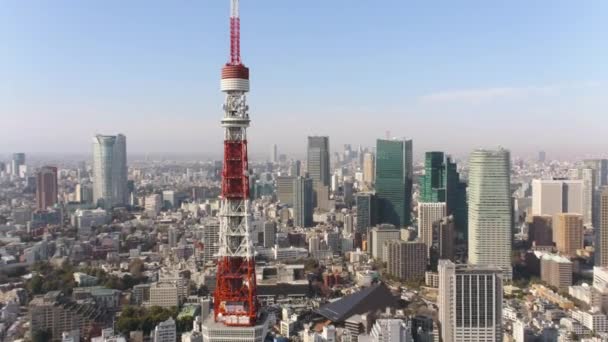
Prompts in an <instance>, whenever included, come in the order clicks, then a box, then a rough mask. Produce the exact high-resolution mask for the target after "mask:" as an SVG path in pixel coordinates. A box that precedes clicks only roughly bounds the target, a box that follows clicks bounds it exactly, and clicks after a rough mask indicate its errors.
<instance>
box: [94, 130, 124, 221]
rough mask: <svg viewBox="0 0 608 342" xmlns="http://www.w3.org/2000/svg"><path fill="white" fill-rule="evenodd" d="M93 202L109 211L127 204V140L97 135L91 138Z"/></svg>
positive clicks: (122, 137)
mask: <svg viewBox="0 0 608 342" xmlns="http://www.w3.org/2000/svg"><path fill="white" fill-rule="evenodd" d="M93 177H94V181H93V201H94V202H95V203H97V204H98V205H99V206H101V207H103V208H105V209H110V208H112V207H115V206H120V205H125V204H127V203H128V194H127V138H126V137H125V136H124V135H122V134H118V135H97V136H95V137H94V138H93Z"/></svg>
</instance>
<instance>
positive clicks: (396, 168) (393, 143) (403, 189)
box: [376, 139, 413, 227]
mask: <svg viewBox="0 0 608 342" xmlns="http://www.w3.org/2000/svg"><path fill="white" fill-rule="evenodd" d="M412 177H413V165H412V141H411V140H382V139H378V140H377V142H376V196H377V209H378V216H377V219H378V223H390V224H393V225H395V226H396V227H404V226H407V225H409V224H410V221H411V220H410V214H411V206H412Z"/></svg>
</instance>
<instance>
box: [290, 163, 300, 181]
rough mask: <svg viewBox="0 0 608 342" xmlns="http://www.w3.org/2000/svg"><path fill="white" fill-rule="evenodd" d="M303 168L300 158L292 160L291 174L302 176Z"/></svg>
mask: <svg viewBox="0 0 608 342" xmlns="http://www.w3.org/2000/svg"><path fill="white" fill-rule="evenodd" d="M301 168H302V162H301V161H299V160H293V161H292V162H291V165H290V166H289V175H290V176H292V177H298V176H301V174H300V173H301V172H300V171H301Z"/></svg>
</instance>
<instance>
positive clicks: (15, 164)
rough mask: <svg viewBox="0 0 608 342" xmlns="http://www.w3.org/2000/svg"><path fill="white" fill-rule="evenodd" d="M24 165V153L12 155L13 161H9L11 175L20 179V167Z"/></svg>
mask: <svg viewBox="0 0 608 342" xmlns="http://www.w3.org/2000/svg"><path fill="white" fill-rule="evenodd" d="M24 165H25V153H13V160H12V161H11V175H14V176H15V177H21V173H20V171H21V169H22V168H21V166H24Z"/></svg>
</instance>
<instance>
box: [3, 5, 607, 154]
mask: <svg viewBox="0 0 608 342" xmlns="http://www.w3.org/2000/svg"><path fill="white" fill-rule="evenodd" d="M228 12H229V1H228V0H197V1H178V0H172V1H169V0H166V1H156V0H129V1H124V0H103V1H102V0H95V1H94V0H85V1H83V0H73V1H68V0H53V1H49V0H27V1H24V0H3V1H1V2H0V119H1V120H0V151H1V152H11V151H16V150H19V151H26V152H57V151H59V152H61V151H65V152H88V151H89V150H90V141H91V139H90V137H91V136H92V135H94V134H95V133H98V132H99V133H106V134H110V133H117V132H122V133H124V134H126V135H127V139H128V146H129V150H130V151H132V152H188V153H192V152H201V153H208V152H213V151H218V152H219V151H220V149H221V139H222V130H221V128H220V126H219V120H220V119H221V116H222V112H221V110H220V109H221V104H222V101H223V96H222V94H221V93H220V92H219V89H218V88H219V70H220V68H221V66H222V65H223V63H225V62H226V60H227V57H228V40H227V38H228ZM241 16H242V31H243V32H242V39H243V42H242V52H243V58H244V61H245V64H246V65H247V66H249V67H250V68H251V75H252V76H251V77H252V92H251V94H250V96H249V99H250V103H251V116H252V120H253V122H252V127H251V129H250V140H251V149H252V151H253V152H254V153H257V154H258V155H259V154H264V155H266V154H267V153H268V151H269V150H270V144H271V143H272V142H276V143H277V144H278V145H279V148H280V150H281V151H283V152H285V151H286V152H297V153H303V152H304V149H305V143H306V136H307V135H312V134H322V135H329V136H330V137H331V144H332V147H334V148H337V147H338V146H339V145H341V144H343V143H345V142H350V143H353V144H355V145H357V144H362V145H364V146H373V145H374V139H375V138H377V137H384V136H385V134H386V133H385V132H386V131H387V130H390V132H391V134H392V135H394V136H408V137H412V138H413V139H414V148H415V150H417V152H422V151H424V150H429V149H441V150H446V151H448V152H453V153H463V152H466V151H468V150H470V149H472V148H474V147H479V146H497V145H503V146H505V147H508V148H511V149H512V150H513V151H514V152H515V153H526V152H529V151H536V150H538V149H545V150H547V151H548V152H550V153H554V154H558V153H559V154H570V153H575V152H582V151H589V152H590V153H604V152H606V153H608V134H607V132H608V110H607V108H608V95H607V94H608V38H607V37H608V20H607V18H608V1H605V0H597V1H558V0H551V1H549V0H547V1H540V0H538V1H529V0H525V1H524V0H522V1H487V0H484V1H482V0H479V1H468V0H462V1H453V0H449V1H448V0H446V1H416V2H414V1H404V0H384V1H375V0H374V1H372V0H350V1H347V0H307V1H295V0H241Z"/></svg>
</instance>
